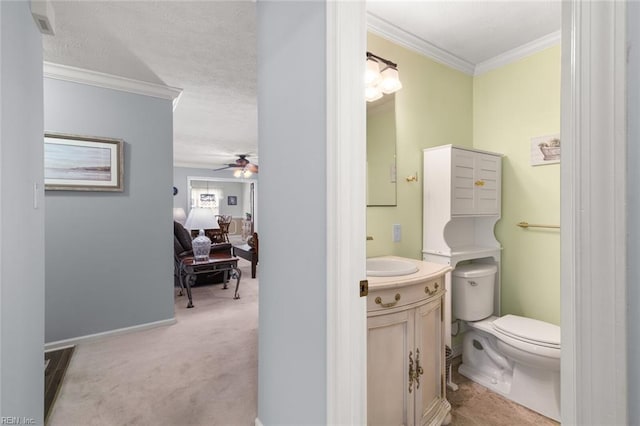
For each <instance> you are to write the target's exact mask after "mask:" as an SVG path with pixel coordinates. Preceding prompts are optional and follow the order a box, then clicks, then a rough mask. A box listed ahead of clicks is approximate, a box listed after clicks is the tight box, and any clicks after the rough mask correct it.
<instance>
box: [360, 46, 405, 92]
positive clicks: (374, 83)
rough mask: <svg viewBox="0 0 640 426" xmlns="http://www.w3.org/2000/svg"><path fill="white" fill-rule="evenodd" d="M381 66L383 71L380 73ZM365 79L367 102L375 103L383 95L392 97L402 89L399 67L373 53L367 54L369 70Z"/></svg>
mask: <svg viewBox="0 0 640 426" xmlns="http://www.w3.org/2000/svg"><path fill="white" fill-rule="evenodd" d="M381 64H382V71H380V65H381ZM364 79H365V84H366V88H365V98H366V99H367V102H373V101H375V100H378V99H380V98H381V97H382V96H383V95H390V94H391V93H395V92H397V91H398V90H400V89H402V83H401V82H400V75H399V73H398V65H397V64H395V63H393V62H391V61H389V60H387V59H384V58H381V57H380V56H378V55H374V54H373V53H371V52H367V69H366V71H365V78H364Z"/></svg>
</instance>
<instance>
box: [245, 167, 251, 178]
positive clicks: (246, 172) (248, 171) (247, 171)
mask: <svg viewBox="0 0 640 426" xmlns="http://www.w3.org/2000/svg"><path fill="white" fill-rule="evenodd" d="M252 174H253V173H251V170H249V169H246V170H245V171H244V177H246V178H248V177H251V175H252Z"/></svg>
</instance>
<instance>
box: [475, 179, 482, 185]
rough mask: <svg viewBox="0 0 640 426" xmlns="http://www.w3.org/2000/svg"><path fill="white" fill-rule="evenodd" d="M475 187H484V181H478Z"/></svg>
mask: <svg viewBox="0 0 640 426" xmlns="http://www.w3.org/2000/svg"><path fill="white" fill-rule="evenodd" d="M474 185H475V186H484V181H483V180H477V181H475V182H474Z"/></svg>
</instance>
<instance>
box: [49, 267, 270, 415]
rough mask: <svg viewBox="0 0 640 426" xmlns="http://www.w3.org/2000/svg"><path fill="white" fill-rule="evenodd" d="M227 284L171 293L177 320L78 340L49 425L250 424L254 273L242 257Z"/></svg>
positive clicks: (255, 335)
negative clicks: (234, 279)
mask: <svg viewBox="0 0 640 426" xmlns="http://www.w3.org/2000/svg"><path fill="white" fill-rule="evenodd" d="M239 264H240V267H241V269H242V281H241V282H240V297H241V298H240V299H239V300H233V298H232V297H233V288H234V286H235V283H231V284H232V285H230V286H229V289H228V290H222V285H220V284H216V285H211V286H202V287H195V288H194V289H193V303H194V305H195V308H193V309H186V304H187V299H186V295H185V296H182V297H176V304H175V314H176V320H177V324H175V325H172V326H168V327H159V328H155V329H152V330H146V331H142V332H136V333H131V334H127V335H122V336H116V337H111V338H107V339H103V340H100V341H96V342H91V343H84V344H80V345H78V346H77V347H76V349H75V352H74V355H73V358H72V359H71V363H70V365H69V368H68V370H67V373H66V376H65V378H64V382H63V385H62V388H61V390H60V393H59V395H58V398H57V401H56V403H55V405H54V407H53V411H52V413H51V415H50V418H49V422H48V425H51V426H75V425H83V426H87V425H100V426H102V425H109V426H110V425H114V426H116V425H117V426H121V425H155V426H162V425H168V426H173V425H225V426H226V425H243V426H248V425H253V424H254V420H255V418H256V410H257V375H258V350H257V343H258V333H257V332H258V330H257V327H258V303H257V299H258V280H257V279H251V271H250V269H251V265H250V263H249V262H246V261H244V260H240V262H239Z"/></svg>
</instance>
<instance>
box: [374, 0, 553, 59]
mask: <svg viewBox="0 0 640 426" xmlns="http://www.w3.org/2000/svg"><path fill="white" fill-rule="evenodd" d="M367 11H368V12H369V13H370V14H371V15H373V16H374V17H377V18H380V19H382V20H384V21H386V22H388V23H390V24H392V25H394V26H395V27H397V28H400V29H401V30H404V31H406V32H408V33H410V34H413V35H414V36H416V37H418V38H420V39H422V40H424V41H427V42H429V43H431V44H433V45H435V46H437V47H439V48H441V49H443V50H445V51H447V52H449V53H450V54H452V55H454V56H457V57H458V58H460V59H463V60H465V61H466V62H469V63H471V64H474V65H477V64H479V63H482V62H484V61H487V60H488V59H492V58H494V57H496V56H498V55H500V54H502V53H504V52H507V51H510V50H512V49H514V48H517V47H520V46H522V45H524V44H527V43H529V42H531V41H533V40H537V39H539V38H542V37H543V36H546V35H548V34H550V33H553V32H556V31H559V30H560V12H561V2H560V1H559V0H555V1H541V0H540V1H521V0H511V1H486V0H482V1H481V0H469V1H410V2H407V1H388V0H387V1H370V2H368V3H367Z"/></svg>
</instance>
